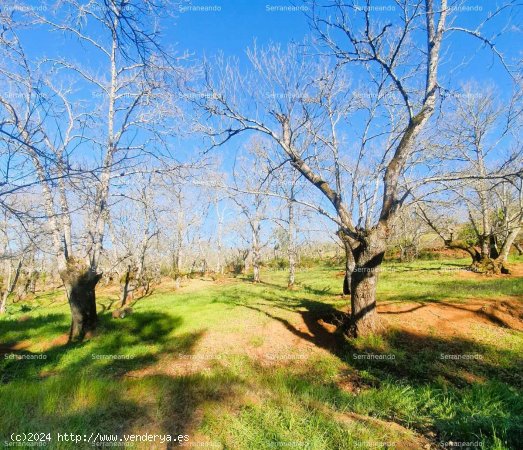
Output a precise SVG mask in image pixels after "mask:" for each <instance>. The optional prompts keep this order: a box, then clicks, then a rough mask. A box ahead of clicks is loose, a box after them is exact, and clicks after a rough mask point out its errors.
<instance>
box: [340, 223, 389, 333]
mask: <svg viewBox="0 0 523 450" xmlns="http://www.w3.org/2000/svg"><path fill="white" fill-rule="evenodd" d="M385 249H386V234H385V230H384V229H382V228H381V227H378V228H376V229H374V230H372V231H371V232H370V233H369V234H368V236H366V237H365V239H363V240H362V241H361V242H360V244H359V245H358V247H356V248H355V249H354V251H353V255H354V261H355V266H354V270H353V271H352V274H351V284H350V290H351V315H350V319H349V326H348V330H347V331H348V334H349V335H350V336H351V337H357V336H362V335H366V334H370V333H376V332H379V331H381V330H382V329H383V325H382V323H381V320H380V318H379V316H378V313H377V310H376V286H377V283H378V271H379V267H380V265H381V263H382V261H383V257H384V255H385Z"/></svg>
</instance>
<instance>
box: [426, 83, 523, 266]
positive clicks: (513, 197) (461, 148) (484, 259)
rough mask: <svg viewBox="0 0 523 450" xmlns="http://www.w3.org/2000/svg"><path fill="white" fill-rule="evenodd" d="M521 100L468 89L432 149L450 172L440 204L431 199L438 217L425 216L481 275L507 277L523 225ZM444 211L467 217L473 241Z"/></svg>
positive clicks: (444, 180) (444, 177) (432, 210)
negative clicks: (505, 274) (508, 259)
mask: <svg viewBox="0 0 523 450" xmlns="http://www.w3.org/2000/svg"><path fill="white" fill-rule="evenodd" d="M521 100H522V94H521V90H520V89H519V86H518V89H517V90H516V91H515V92H514V95H513V96H512V98H511V100H510V101H508V102H506V103H504V102H501V101H499V100H497V99H496V94H495V92H494V90H493V88H489V87H486V86H482V87H480V86H478V85H475V84H469V85H467V86H465V89H464V92H463V94H462V95H459V96H457V97H456V98H454V99H453V101H451V102H450V105H449V106H450V108H449V110H450V111H449V112H448V113H447V114H445V115H444V116H443V118H442V121H443V122H444V123H443V124H442V126H441V127H440V130H439V133H438V136H437V141H436V142H432V143H431V144H430V146H431V149H432V151H433V152H435V153H436V156H437V158H436V161H437V162H438V164H439V165H440V167H443V168H447V167H449V166H450V167H451V169H449V170H447V171H446V173H442V174H441V177H440V181H439V184H440V185H441V186H442V189H441V190H440V192H441V191H442V192H443V193H444V194H443V196H441V195H440V197H442V198H440V199H439V202H438V196H432V198H431V197H430V196H429V198H430V199H431V203H429V205H430V204H432V205H433V206H434V205H438V204H439V205H440V207H439V211H438V208H434V207H432V208H430V209H429V207H428V206H423V205H422V204H420V206H419V211H420V214H421V216H422V217H423V218H424V219H425V220H426V222H427V223H428V224H429V225H430V226H431V228H432V229H433V230H434V231H436V233H438V235H439V236H440V237H441V238H442V239H443V241H444V243H445V245H446V246H447V247H449V248H456V249H461V250H464V251H466V252H467V253H469V254H470V255H471V258H472V267H473V269H474V270H477V271H481V272H497V273H499V272H503V273H508V271H509V269H508V267H507V266H506V263H507V257H508V253H509V251H510V248H511V246H512V244H513V243H514V242H515V240H516V237H517V235H518V234H519V232H520V231H521V227H522V224H523V192H522V187H523V186H522V182H523V174H517V171H518V170H520V171H521V168H522V167H523V149H522V146H521V129H522V123H523V122H522V111H523V109H522V102H521ZM441 203H444V204H445V205H446V206H445V208H443V207H442V205H441ZM444 209H446V210H447V211H452V210H457V209H461V210H462V211H464V212H465V215H466V217H467V218H468V225H469V227H468V229H469V230H470V232H471V233H469V236H461V238H460V236H459V233H458V232H457V231H458V230H456V229H455V227H454V226H451V227H450V229H449V223H447V224H446V225H447V226H445V224H444V222H445V221H446V220H445V219H446V218H448V216H447V217H445V216H446V214H445V213H444ZM438 216H440V217H438ZM447 222H448V220H447ZM454 225H455V224H454ZM458 225H459V224H458ZM461 234H462V235H463V233H461Z"/></svg>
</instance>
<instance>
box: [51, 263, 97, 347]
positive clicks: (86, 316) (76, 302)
mask: <svg viewBox="0 0 523 450" xmlns="http://www.w3.org/2000/svg"><path fill="white" fill-rule="evenodd" d="M60 275H61V277H62V281H63V282H64V286H65V291H66V294H67V299H68V301H69V307H70V308H71V318H72V320H71V329H70V331H69V341H70V342H72V341H81V340H83V338H84V337H85V335H86V334H87V333H88V332H90V331H93V330H94V329H95V328H96V324H97V322H98V315H97V312H96V294H95V289H96V285H97V283H98V281H100V278H101V277H102V274H99V273H95V272H93V271H92V270H91V269H90V268H89V267H86V266H85V265H83V264H81V263H78V261H74V260H71V259H70V260H69V261H68V262H67V268H66V269H65V270H64V271H62V272H61V274H60Z"/></svg>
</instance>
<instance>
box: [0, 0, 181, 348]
mask: <svg viewBox="0 0 523 450" xmlns="http://www.w3.org/2000/svg"><path fill="white" fill-rule="evenodd" d="M161 6H162V2H151V1H148V0H146V1H125V2H120V1H116V0H109V1H102V0H97V1H80V2H77V1H76V0H64V1H61V2H58V3H57V7H56V10H54V9H53V10H52V9H49V10H47V11H46V12H45V14H42V15H39V13H38V12H35V13H34V14H33V17H32V20H33V22H32V23H33V24H35V26H41V27H44V28H45V29H46V30H47V31H49V32H59V33H65V34H68V35H70V36H72V37H73V38H75V39H77V40H78V41H79V42H80V43H81V45H82V46H83V47H82V48H84V50H85V49H86V50H85V51H88V52H89V53H90V54H91V55H92V57H93V58H94V59H95V60H96V67H88V66H87V65H86V64H84V63H82V62H75V61H70V60H66V59H59V58H47V59H45V60H42V61H39V62H37V63H34V62H32V63H30V62H29V61H28V60H27V58H26V57H25V53H24V51H23V46H22V44H21V42H20V39H19V38H18V35H17V33H16V32H15V30H14V28H13V27H10V28H8V32H6V33H4V34H3V41H2V45H1V47H2V51H5V52H7V53H9V54H10V56H11V59H10V60H11V61H13V62H12V64H8V65H6V68H5V70H4V71H3V72H2V73H3V76H4V77H5V79H6V80H7V81H8V84H7V86H9V87H10V89H11V91H13V92H15V93H17V94H20V95H18V96H17V97H14V96H12V98H9V97H6V96H2V98H1V99H0V104H1V106H2V107H3V111H4V112H5V113H6V115H7V119H6V120H5V121H4V123H3V125H2V130H3V134H4V135H7V136H8V138H9V139H10V141H11V142H10V144H11V145H12V146H14V145H17V144H18V145H19V149H18V154H21V155H25V156H26V157H27V160H28V161H29V163H30V164H31V165H32V169H33V170H34V173H35V176H36V179H37V182H38V188H39V189H41V191H42V196H43V204H44V205H43V206H44V210H45V215H46V216H47V220H48V226H49V229H50V231H51V233H52V236H53V245H54V253H55V254H56V256H57V258H58V268H59V271H60V273H61V277H62V280H63V282H64V286H65V290H66V293H67V297H68V300H69V304H70V307H71V313H72V324H71V329H70V339H71V340H80V339H82V338H83V337H84V336H85V334H86V333H87V332H89V331H91V330H93V329H94V328H95V326H96V322H97V311H96V301H95V287H96V284H97V283H98V281H99V280H100V278H101V273H100V271H99V267H100V259H101V256H102V250H103V241H104V235H105V231H106V227H107V223H108V217H109V215H108V211H109V207H108V205H109V198H110V187H111V184H112V183H113V182H114V180H115V179H119V178H122V177H124V176H127V175H129V174H130V173H133V172H139V171H141V170H142V169H141V167H142V165H143V160H144V158H150V159H154V158H156V156H155V155H157V154H158V153H159V149H161V148H162V147H163V146H164V142H165V134H166V129H167V128H169V127H167V126H165V125H166V123H167V122H168V121H169V119H170V118H172V117H173V113H174V112H175V110H174V108H173V103H172V102H171V101H170V99H171V97H172V96H171V95H170V93H171V92H172V89H169V90H168V89H167V84H168V82H170V81H172V75H173V74H175V73H176V69H175V67H174V62H173V59H172V58H171V57H170V56H169V55H167V54H166V53H165V52H164V51H163V50H162V49H161V48H160V46H159V44H158V42H159V39H158V29H157V24H156V17H157V15H158V13H159V11H161ZM6 23H7V20H6ZM44 72H47V73H50V74H51V76H48V77H44V76H42V74H43V73H44ZM56 80H73V83H74V84H71V86H70V87H67V83H65V82H63V81H61V82H58V81H56ZM169 84H170V83H169ZM73 86H74V90H76V91H78V90H81V89H85V90H86V91H88V92H89V95H90V97H91V100H90V101H89V103H88V106H87V107H82V104H80V103H79V102H77V103H74V102H72V101H71V97H73ZM73 150H76V151H77V152H78V153H82V152H91V155H90V157H87V158H86V159H87V161H86V160H83V161H82V158H78V159H77V160H76V161H74V160H73V159H72V152H73ZM97 154H98V156H99V159H98V161H97V158H96V155H97ZM83 155H84V156H85V155H86V153H83ZM74 162H76V164H74ZM93 162H94V164H93ZM75 166H76V167H77V168H75ZM86 166H87V167H88V169H87V170H86V169H85V167H86ZM93 166H94V167H93ZM79 174H81V175H82V177H81V178H79V177H78V176H76V177H75V175H79ZM72 191H74V192H75V193H76V196H77V198H76V199H77V200H78V201H79V203H82V204H81V205H77V206H78V209H77V210H76V211H78V212H77V213H76V214H77V215H76V216H75V217H76V220H78V219H79V218H80V217H82V214H83V218H82V219H83V222H84V224H83V225H84V226H83V227H82V233H81V236H80V237H79V239H78V240H77V242H79V243H80V244H81V245H79V247H76V248H75V246H74V243H73V236H72V220H73V219H72V217H73V214H75V211H72V210H71V208H70V200H71V198H70V197H71V194H70V192H72Z"/></svg>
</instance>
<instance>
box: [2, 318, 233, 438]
mask: <svg viewBox="0 0 523 450" xmlns="http://www.w3.org/2000/svg"><path fill="white" fill-rule="evenodd" d="M55 319H57V320H58V319H59V318H55ZM42 320H43V319H38V318H35V321H31V320H28V321H26V322H25V326H31V325H34V324H35V323H37V324H42ZM182 323H183V320H182V318H181V317H179V316H173V315H169V314H164V313H162V314H160V313H155V312H147V313H141V312H140V313H134V314H132V315H130V316H127V317H126V318H125V319H123V320H120V319H118V320H114V319H111V318H110V316H109V315H104V316H101V318H100V325H99V328H98V331H97V334H96V335H95V336H93V337H92V338H91V339H89V340H86V341H84V342H82V343H77V344H64V345H60V344H58V345H54V346H53V347H51V348H49V349H48V350H46V351H45V353H44V354H45V356H46V358H45V359H44V360H42V359H38V360H35V359H31V356H34V355H35V354H33V353H31V352H28V351H24V350H22V351H17V352H16V355H17V356H20V357H22V358H24V359H4V360H2V361H0V371H1V373H2V383H0V399H1V402H2V404H3V405H4V404H5V405H9V404H11V405H16V407H15V408H12V409H10V410H9V411H7V410H6V412H5V414H2V415H1V416H0V430H2V432H3V433H8V432H14V431H16V432H24V431H25V432H32V431H34V430H35V429H37V430H48V431H49V432H51V433H52V434H53V440H55V439H56V433H62V434H63V433H76V434H79V435H81V436H82V437H83V435H86V436H87V437H89V436H90V434H91V433H95V434H96V433H100V434H103V433H106V434H118V435H119V437H121V436H122V434H123V433H142V434H143V433H146V432H148V433H153V432H156V433H163V434H172V435H176V436H177V435H178V434H182V435H183V434H187V433H188V431H189V430H190V427H191V425H192V423H193V422H194V421H195V420H196V419H197V418H196V417H195V412H196V410H197V409H198V407H199V406H200V404H201V403H203V402H204V401H216V402H220V401H222V400H224V399H225V398H226V397H227V396H229V395H232V385H235V384H237V383H239V381H238V380H236V379H234V377H233V376H232V375H230V374H228V373H227V372H226V371H221V372H219V373H218V374H216V375H214V374H213V375H212V376H207V375H205V376H204V375H200V374H189V375H181V376H170V375H166V374H163V373H161V371H156V370H153V371H152V372H151V371H145V372H143V371H142V369H148V368H151V366H152V365H153V364H154V363H155V362H158V361H159V360H160V358H162V357H163V356H167V355H171V354H177V353H183V354H190V353H193V352H194V348H195V345H196V344H197V342H198V341H199V340H200V338H201V337H202V335H203V333H204V331H200V332H194V333H174V332H175V331H176V330H178V329H179V328H180V326H181V325H182ZM15 327H16V329H17V330H18V331H23V328H21V326H20V325H19V324H18V325H16V326H15ZM60 331H61V330H60ZM173 333H174V334H173ZM1 434H2V433H0V435H1ZM7 436H8V434H5V435H3V436H0V439H1V441H0V442H2V441H3V440H4V439H7ZM62 444H63V448H92V443H85V442H80V443H70V444H69V443H62ZM62 444H61V445H62ZM143 445H145V447H146V446H147V445H152V446H160V447H161V448H174V447H175V446H176V445H177V443H168V442H165V443H162V444H161V445H160V443H159V442H156V443H155V444H150V443H149V444H143ZM145 447H144V448H145ZM160 447H158V448H160ZM60 448H62V446H61V447H60ZM149 448H152V447H149ZM154 448H157V447H154Z"/></svg>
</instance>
